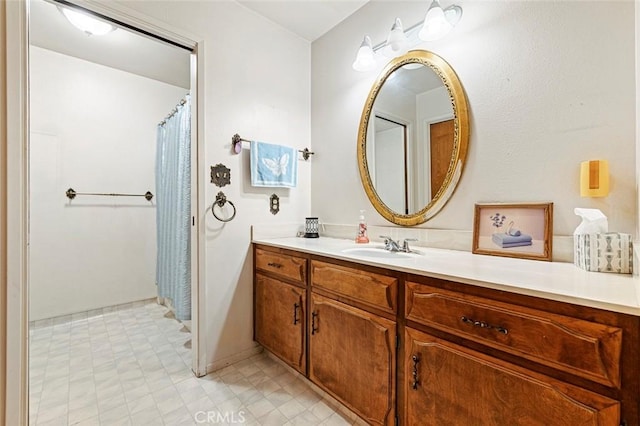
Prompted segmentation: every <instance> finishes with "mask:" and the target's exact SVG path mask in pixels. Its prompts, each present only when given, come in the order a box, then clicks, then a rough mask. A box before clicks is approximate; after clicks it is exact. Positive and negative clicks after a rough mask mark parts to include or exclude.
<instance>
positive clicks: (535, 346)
mask: <svg viewBox="0 0 640 426" xmlns="http://www.w3.org/2000/svg"><path fill="white" fill-rule="evenodd" d="M405 314H406V318H407V320H409V321H414V322H416V323H420V324H424V325H426V326H429V327H433V328H436V329H439V330H442V331H445V332H449V333H453V334H456V335H458V336H461V337H464V338H467V339H470V340H474V341H476V342H480V343H483V344H488V345H490V346H493V347H495V348H498V349H500V350H503V351H506V352H509V353H512V354H515V355H518V356H521V357H523V358H527V359H529V360H532V361H535V362H538V363H540V364H544V365H547V366H550V367H553V368H556V369H558V370H561V371H565V372H568V373H570V374H573V375H575V376H579V377H583V378H586V379H589V380H592V381H595V382H598V383H602V384H604V385H606V386H610V387H615V388H619V387H620V354H621V348H622V329H620V328H617V327H612V326H607V325H603V324H598V323H594V322H590V321H585V320H581V319H576V318H571V317H566V316H563V315H557V314H552V313H548V312H543V311H538V310H535V309H530V308H525V307H522V306H516V305H511V304H508V303H502V302H497V301H493V300H490V299H485V298H481V297H476V296H470V295H465V294H461V293H457V292H452V291H448V290H444V289H440V288H437V287H431V286H429V285H425V284H418V283H413V282H407V286H406V304H405Z"/></svg>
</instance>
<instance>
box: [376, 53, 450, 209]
mask: <svg viewBox="0 0 640 426" xmlns="http://www.w3.org/2000/svg"><path fill="white" fill-rule="evenodd" d="M373 110H374V114H375V120H370V121H369V129H371V130H372V131H368V132H367V133H368V134H367V162H368V166H369V170H370V173H371V179H372V181H373V186H374V187H375V188H376V192H377V193H378V196H379V197H380V199H381V200H382V201H383V202H384V203H385V204H386V205H387V207H389V208H390V209H391V210H393V211H396V212H399V213H402V214H410V213H411V214H412V213H416V212H417V211H419V210H420V209H421V208H422V207H424V206H425V205H427V204H428V203H429V201H431V199H432V197H433V195H434V194H437V192H438V190H439V189H440V187H441V186H442V183H443V182H444V177H445V176H446V174H447V169H448V168H449V163H450V161H451V153H452V150H453V136H454V135H453V127H452V126H451V125H452V124H453V120H452V118H453V108H452V106H451V101H450V100H449V93H448V92H447V89H446V88H445V87H444V84H443V82H442V80H441V79H440V77H438V76H437V75H436V73H434V72H433V71H432V70H431V69H430V68H429V67H427V66H425V65H422V64H409V65H405V66H403V67H401V68H398V69H397V70H395V71H394V72H393V73H392V74H390V75H389V77H388V78H387V80H386V82H385V83H384V85H383V86H382V88H381V89H380V92H379V93H378V96H377V97H376V101H375V103H374V104H373ZM381 120H385V122H381ZM446 123H449V125H447V124H446ZM394 124H395V127H394ZM433 132H436V133H437V135H436V137H433V136H434V135H433ZM379 139H381V140H379ZM392 147H393V148H392ZM370 154H372V155H370Z"/></svg>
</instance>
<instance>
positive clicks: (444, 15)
mask: <svg viewBox="0 0 640 426" xmlns="http://www.w3.org/2000/svg"><path fill="white" fill-rule="evenodd" d="M460 18H462V8H461V7H460V6H457V5H455V4H454V5H451V6H449V7H446V8H445V9H443V8H442V7H441V6H440V3H439V2H438V0H433V1H432V2H431V6H429V10H427V14H426V16H425V18H424V20H423V21H420V22H418V23H417V24H415V25H414V26H412V27H410V28H409V29H407V30H406V31H404V30H403V27H402V21H401V20H400V18H396V20H395V21H394V23H393V26H392V27H391V31H390V32H389V35H388V36H387V40H386V41H384V42H382V43H380V44H377V45H375V46H373V45H372V43H371V38H369V36H365V37H364V41H363V42H362V44H361V45H360V48H359V49H358V54H357V56H356V60H355V61H354V62H353V65H352V66H353V69H354V70H356V71H371V70H372V69H374V68H375V66H376V57H377V56H378V55H377V52H378V51H379V50H382V54H383V55H384V56H386V57H387V58H395V57H397V56H400V55H404V54H405V53H406V52H407V51H408V50H409V48H411V47H413V46H416V45H417V44H419V43H421V42H423V41H434V40H438V39H440V38H442V37H444V36H445V35H447V34H448V33H449V32H450V31H451V29H453V27H455V26H456V24H457V23H458V22H459V21H460Z"/></svg>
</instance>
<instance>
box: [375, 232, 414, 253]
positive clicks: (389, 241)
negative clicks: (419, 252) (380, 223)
mask: <svg viewBox="0 0 640 426" xmlns="http://www.w3.org/2000/svg"><path fill="white" fill-rule="evenodd" d="M380 238H384V249H385V250H389V251H401V252H404V253H411V248H409V241H418V240H417V239H415V238H405V239H404V241H403V242H402V247H400V244H399V243H398V242H396V241H394V240H393V238H391V237H387V236H385V235H380Z"/></svg>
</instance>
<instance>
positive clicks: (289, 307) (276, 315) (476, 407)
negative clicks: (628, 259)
mask: <svg viewBox="0 0 640 426" xmlns="http://www.w3.org/2000/svg"><path fill="white" fill-rule="evenodd" d="M379 246H380V245H379V244H378V245H376V244H370V245H367V247H366V250H362V248H360V247H358V246H357V245H356V244H354V243H352V242H349V241H346V240H338V239H331V238H320V239H317V240H314V241H310V240H308V239H303V238H271V239H261V240H254V266H255V268H254V283H255V287H254V289H255V298H254V302H255V318H254V319H255V339H256V340H257V341H258V342H259V343H260V344H262V345H263V346H264V347H265V348H266V349H267V350H269V351H270V352H272V353H273V354H275V355H276V356H278V357H279V358H280V359H282V360H283V361H284V362H285V363H287V364H288V365H290V366H291V367H293V368H294V369H296V370H297V371H299V372H300V373H301V374H302V375H304V376H305V377H307V378H308V379H309V380H311V381H312V382H313V383H314V384H316V385H317V386H319V387H320V388H321V389H323V390H325V391H326V392H328V393H329V394H330V395H332V396H333V397H335V398H336V399H338V400H339V401H340V402H342V403H343V404H344V405H345V406H346V407H348V408H349V409H350V410H352V411H353V412H355V413H356V414H358V415H359V416H360V417H361V418H362V419H364V420H365V421H366V422H368V423H370V424H378V425H394V424H400V425H418V424H419V425H443V424H469V425H480V424H482V425H505V424H513V425H516V424H528V425H531V424H539V425H578V424H580V425H582V424H593V425H607V426H609V425H616V426H617V425H620V424H625V425H629V426H630V425H638V424H640V414H639V405H640V401H639V399H640V298H639V295H640V286H639V284H638V279H637V278H633V277H631V276H623V275H614V274H598V273H589V272H586V271H582V270H580V269H578V268H576V267H574V266H573V265H571V264H566V263H555V262H554V263H551V262H537V261H531V260H521V259H508V258H497V257H491V256H479V255H472V254H471V253H468V252H460V251H453V250H442V249H429V248H420V249H419V250H420V251H421V254H419V255H406V254H402V253H398V254H396V255H394V254H390V253H388V252H384V251H382V249H380V248H379ZM367 250H370V253H369V252H367ZM376 250H380V251H379V252H377V251H376Z"/></svg>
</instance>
